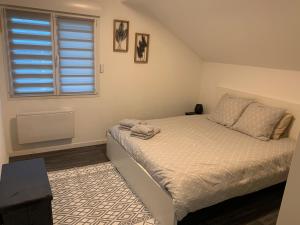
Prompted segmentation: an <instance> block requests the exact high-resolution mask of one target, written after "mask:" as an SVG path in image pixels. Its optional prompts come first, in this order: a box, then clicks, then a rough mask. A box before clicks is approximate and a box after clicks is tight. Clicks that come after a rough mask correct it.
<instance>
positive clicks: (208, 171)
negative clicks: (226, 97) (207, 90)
mask: <svg viewBox="0 0 300 225" xmlns="http://www.w3.org/2000/svg"><path fill="white" fill-rule="evenodd" d="M147 122H148V123H149V124H151V125H155V126H158V127H159V128H161V132H160V133H159V134H158V135H156V136H155V137H153V138H152V139H149V140H140V139H138V138H135V137H130V135H129V134H130V132H129V131H123V130H120V129H119V128H118V126H115V127H113V128H111V129H110V130H109V132H110V133H111V135H112V136H113V138H114V139H116V140H117V141H118V142H119V143H120V144H121V145H122V146H123V147H124V148H125V150H126V151H127V152H128V153H129V154H130V155H131V156H132V157H133V158H134V159H135V160H136V161H137V162H138V163H139V164H140V165H141V166H143V167H144V168H145V169H146V170H147V171H148V173H149V174H150V175H151V176H152V177H153V178H154V179H155V180H156V181H157V182H158V183H159V184H160V185H161V187H162V188H164V189H166V190H167V191H168V192H169V193H170V195H171V196H172V198H173V202H174V206H175V210H176V216H177V219H178V220H181V219H182V218H183V217H184V216H185V215H187V213H189V212H194V211H196V210H199V209H202V208H205V207H208V206H211V205H214V204H216V203H219V202H222V201H224V200H227V199H230V198H233V197H236V196H240V195H244V194H247V193H251V192H254V191H257V190H260V189H263V188H265V187H268V186H271V185H274V184H277V183H280V182H282V181H284V180H286V179H287V176H288V171H289V167H290V163H291V159H292V155H293V151H294V149H295V146H296V143H295V141H293V140H290V139H288V138H283V139H280V140H271V141H267V142H265V141H261V140H257V139H255V138H252V137H250V136H247V135H245V134H242V133H239V132H237V131H233V130H231V129H229V128H226V127H224V126H221V125H218V124H216V123H214V122H211V121H209V120H207V119H206V116H205V115H203V116H182V117H172V118H166V119H157V120H149V121H147Z"/></svg>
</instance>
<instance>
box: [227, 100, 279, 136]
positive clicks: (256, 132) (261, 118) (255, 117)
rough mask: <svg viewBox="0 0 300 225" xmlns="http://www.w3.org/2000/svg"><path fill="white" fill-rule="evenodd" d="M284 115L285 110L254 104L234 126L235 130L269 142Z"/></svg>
mask: <svg viewBox="0 0 300 225" xmlns="http://www.w3.org/2000/svg"><path fill="white" fill-rule="evenodd" d="M284 114H285V110H283V109H279V108H274V107H269V106H266V105H263V104H260V103H252V104H250V105H249V106H248V108H247V109H246V110H245V112H244V113H243V114H242V116H241V118H240V119H239V120H238V121H237V123H236V124H235V125H234V126H233V129H234V130H237V131H240V132H242V133H245V134H248V135H250V136H252V137H255V138H258V139H260V140H263V141H268V140H270V137H271V135H272V133H273V131H274V128H275V126H276V125H277V124H278V122H279V121H280V120H281V119H282V118H283V116H284Z"/></svg>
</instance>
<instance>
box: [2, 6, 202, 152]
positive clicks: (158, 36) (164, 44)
mask: <svg viewBox="0 0 300 225" xmlns="http://www.w3.org/2000/svg"><path fill="white" fill-rule="evenodd" d="M9 2H10V3H12V2H23V3H24V1H9ZM35 2H36V4H37V5H36V7H38V6H42V5H43V3H44V5H47V4H46V1H35ZM35 2H34V1H26V4H27V5H30V4H31V5H32V4H33V3H35ZM57 2H59V1H56V3H55V4H54V3H53V5H55V6H56V7H57V6H59V5H57ZM61 2H62V4H65V3H63V2H64V1H61ZM67 2H71V1H67ZM73 2H76V4H77V3H82V4H81V5H80V4H77V5H79V6H80V7H82V9H81V12H82V13H85V10H86V9H85V7H84V6H85V5H86V3H87V2H88V1H75V0H74V1H73ZM48 3H49V2H48ZM51 4H52V1H51ZM93 4H94V5H95V4H96V5H97V7H98V6H99V14H100V15H101V19H100V20H101V21H100V32H101V34H100V37H99V43H100V48H99V51H100V61H101V63H103V64H104V65H105V72H104V73H103V74H100V80H99V85H100V89H99V96H94V97H71V98H69V97H55V98H48V99H47V98H31V99H13V98H9V97H8V96H7V92H8V90H7V85H6V84H7V80H6V79H5V78H7V74H6V72H5V68H6V67H5V66H4V65H2V64H1V65H0V85H1V87H0V89H1V90H0V94H1V97H2V100H3V106H4V126H5V133H6V141H7V144H8V146H7V147H8V150H9V152H10V153H14V154H15V153H16V152H17V153H18V154H20V152H21V153H22V154H23V153H24V152H27V153H29V152H34V151H40V150H47V148H49V147H50V148H51V149H60V148H69V147H75V146H81V145H91V144H99V143H103V142H104V141H105V131H106V129H107V128H108V127H110V126H112V125H113V124H115V123H117V122H118V121H119V120H120V119H122V118H125V117H133V118H141V119H148V118H159V117H167V116H175V115H182V114H183V113H184V112H185V111H187V110H191V109H192V108H193V106H194V104H195V103H196V102H197V100H198V92H199V85H198V84H199V72H200V71H201V65H202V63H201V60H200V59H199V57H198V56H197V55H195V54H194V53H193V52H192V51H191V50H189V49H188V48H187V47H185V45H184V44H183V43H182V42H181V41H180V40H179V39H177V38H176V37H174V36H173V35H172V34H171V33H169V32H168V31H167V30H165V29H164V27H163V26H161V25H160V24H159V23H158V22H156V21H154V20H152V19H150V18H149V17H147V16H146V15H143V14H140V13H139V12H136V11H134V10H133V9H130V8H128V7H127V6H125V5H123V4H122V3H120V0H104V1H100V0H99V1H93ZM48 5H49V4H48ZM73 5H75V4H73ZM87 5H88V4H87ZM66 7H67V6H64V8H63V9H64V10H65V8H66ZM97 7H96V8H97ZM92 8H94V9H95V7H92ZM100 9H101V10H100ZM77 11H78V10H77ZM79 11H80V10H79ZM113 19H126V20H129V21H130V39H129V52H128V53H125V54H124V53H114V52H113V51H112V34H113V32H112V29H113V28H112V25H113ZM135 32H145V33H149V34H150V35H151V37H150V51H149V63H148V64H146V65H140V64H135V63H134V61H133V55H134V33H135ZM2 47H3V46H1V48H2ZM0 52H1V54H2V52H3V51H0ZM1 57H3V55H1ZM1 63H2V60H1ZM65 107H68V108H72V109H74V111H75V117H76V119H75V120H76V121H75V123H76V124H75V136H76V137H75V138H74V139H73V140H72V142H71V143H68V142H54V143H46V144H36V145H29V146H19V145H17V144H16V142H17V141H16V130H15V129H16V128H15V117H16V114H17V113H20V112H30V111H44V110H47V111H48V110H57V109H60V108H65ZM48 150H49V149H48Z"/></svg>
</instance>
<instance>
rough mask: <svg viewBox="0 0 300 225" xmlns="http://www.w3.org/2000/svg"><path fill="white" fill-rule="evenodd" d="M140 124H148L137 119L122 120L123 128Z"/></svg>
mask: <svg viewBox="0 0 300 225" xmlns="http://www.w3.org/2000/svg"><path fill="white" fill-rule="evenodd" d="M138 124H147V123H146V122H145V121H142V120H136V119H124V120H121V121H120V125H121V126H122V127H123V128H129V129H130V128H132V127H133V126H135V125H138Z"/></svg>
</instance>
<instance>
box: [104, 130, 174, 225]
mask: <svg viewBox="0 0 300 225" xmlns="http://www.w3.org/2000/svg"><path fill="white" fill-rule="evenodd" d="M106 154H107V157H108V158H109V159H110V160H111V162H112V163H113V164H114V166H115V167H116V168H117V169H118V171H119V172H120V174H121V175H122V176H123V177H124V179H125V180H126V182H127V184H128V185H129V186H130V188H131V189H132V191H133V192H135V194H137V195H138V196H139V198H140V199H141V200H142V202H143V203H144V204H145V205H146V206H147V208H148V209H149V210H150V212H151V213H152V215H153V216H154V218H156V219H157V220H158V221H159V222H160V224H161V225H176V224H177V220H176V219H175V210H174V206H173V200H172V198H171V196H170V195H169V193H168V192H166V191H165V190H164V189H162V188H161V186H160V185H159V184H158V183H157V182H156V181H155V180H154V179H153V178H152V177H151V175H150V174H149V173H148V172H147V171H146V170H145V169H144V168H143V167H142V166H141V165H140V164H139V163H137V162H136V161H135V160H134V159H133V158H132V157H131V156H130V155H129V154H128V153H127V152H126V151H125V149H124V148H123V147H122V146H121V145H120V144H119V143H118V142H117V141H116V140H115V139H114V138H113V137H112V136H111V135H110V134H109V133H108V134H107V153H106Z"/></svg>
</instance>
